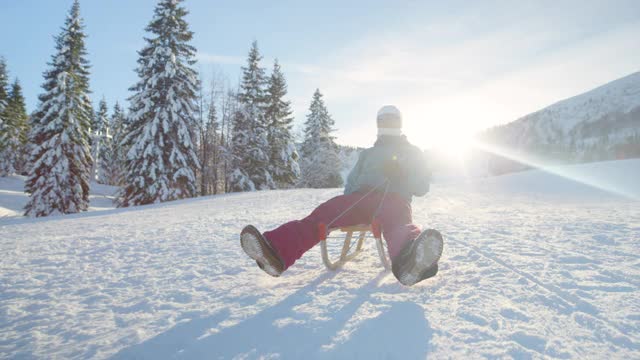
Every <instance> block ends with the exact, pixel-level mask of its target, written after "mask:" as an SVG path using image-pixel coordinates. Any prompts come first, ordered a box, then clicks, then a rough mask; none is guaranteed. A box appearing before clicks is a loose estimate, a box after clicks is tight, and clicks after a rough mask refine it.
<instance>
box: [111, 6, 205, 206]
mask: <svg viewBox="0 0 640 360" xmlns="http://www.w3.org/2000/svg"><path fill="white" fill-rule="evenodd" d="M180 3H182V0H160V2H159V3H158V5H157V6H156V8H155V12H154V17H153V19H152V20H151V23H150V24H149V25H148V26H147V28H146V30H147V31H148V32H150V33H151V35H152V36H151V37H150V38H145V41H146V42H147V44H146V46H145V47H144V48H143V49H142V50H141V51H140V52H139V55H140V58H139V59H138V64H139V66H138V68H137V70H136V71H137V73H138V76H139V78H140V79H139V81H138V83H137V84H136V85H134V86H133V87H132V88H131V91H134V92H135V94H134V95H133V96H132V97H131V98H130V99H129V100H130V103H131V106H130V111H129V119H128V120H127V122H128V125H129V129H130V130H129V133H128V134H127V136H126V137H125V139H123V142H124V143H127V144H131V147H130V149H129V151H128V153H127V164H126V171H127V174H126V181H125V187H124V188H123V190H122V191H121V193H120V196H119V206H131V205H142V204H150V203H157V202H163V201H170V200H175V199H182V198H189V197H193V196H196V195H197V181H196V170H197V169H198V167H199V164H198V156H197V154H196V151H197V148H196V146H195V145H194V139H195V134H194V131H193V129H194V128H195V122H196V111H197V106H196V94H197V89H198V76H197V73H196V71H195V70H194V69H193V68H192V67H193V65H194V64H195V53H196V49H195V48H194V47H193V46H191V45H189V41H191V39H192V37H193V32H191V31H189V28H188V24H187V22H186V21H185V19H184V17H185V16H186V15H187V11H186V9H185V8H184V7H182V6H180Z"/></svg>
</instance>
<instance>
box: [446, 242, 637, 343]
mask: <svg viewBox="0 0 640 360" xmlns="http://www.w3.org/2000/svg"><path fill="white" fill-rule="evenodd" d="M447 241H448V242H452V243H455V244H459V245H462V246H464V247H467V248H469V249H471V250H473V251H474V252H476V253H477V254H478V255H480V256H482V257H484V258H486V259H488V260H490V261H492V262H494V263H496V264H498V265H500V266H502V267H503V268H505V269H507V270H509V271H511V272H513V273H515V274H517V275H519V276H521V277H523V278H525V279H527V280H529V281H531V282H532V283H534V284H536V285H538V286H539V287H541V288H543V289H545V290H546V291H547V292H549V293H551V294H553V295H555V296H557V297H559V298H560V299H562V300H563V301H564V302H565V303H566V304H567V307H568V308H571V309H573V312H579V313H582V314H585V315H587V316H591V317H593V318H594V319H597V320H599V321H601V322H602V323H604V324H607V325H609V326H610V327H612V328H614V329H615V330H616V331H617V332H618V333H619V334H620V335H621V336H622V337H624V338H626V339H628V341H627V342H626V344H624V345H623V346H626V347H628V348H629V349H631V350H640V344H638V343H636V342H635V341H634V340H631V338H630V336H629V334H627V332H626V331H625V330H624V329H622V328H621V327H620V325H618V324H616V323H614V322H613V321H611V320H609V319H607V318H604V317H602V316H601V315H600V314H599V310H598V309H597V308H596V307H595V306H593V305H592V304H591V303H589V302H587V301H584V300H582V299H580V298H578V297H577V296H575V295H572V294H569V293H567V292H566V291H564V290H562V289H560V288H558V287H556V286H554V285H549V284H545V283H543V282H542V281H540V280H538V279H536V278H535V277H534V276H533V275H531V274H529V273H527V272H525V271H522V270H519V269H517V268H515V267H514V266H512V265H511V264H509V263H507V262H506V261H504V260H502V259H500V258H499V257H497V256H495V255H493V254H491V253H489V252H486V251H484V250H482V249H480V248H479V247H477V246H475V245H471V244H469V243H467V242H465V241H461V240H456V239H451V238H448V239H447Z"/></svg>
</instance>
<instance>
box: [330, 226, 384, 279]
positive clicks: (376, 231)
mask: <svg viewBox="0 0 640 360" xmlns="http://www.w3.org/2000/svg"><path fill="white" fill-rule="evenodd" d="M336 231H341V232H342V234H344V244H343V245H342V251H341V253H340V258H339V259H338V260H336V261H331V260H330V259H329V251H328V250H327V239H328V238H330V237H329V236H328V235H329V234H331V233H332V232H336ZM369 232H370V233H371V234H372V236H367V233H369ZM354 233H359V234H358V235H356V238H355V241H357V242H356V245H355V250H353V251H352V252H350V250H351V248H352V243H351V242H352V240H354V236H353V235H354ZM318 234H319V236H320V250H321V253H322V262H323V263H324V265H325V266H326V267H327V269H329V270H336V269H337V268H339V267H340V266H342V265H344V264H345V263H346V262H347V261H349V260H352V259H353V258H355V257H356V256H357V255H358V254H359V253H360V252H361V251H362V245H363V244H364V240H365V239H366V238H373V239H375V240H376V248H377V249H378V255H379V256H380V262H381V263H382V266H384V268H385V269H387V270H389V269H391V261H390V260H389V256H388V253H387V250H386V248H385V246H384V243H383V241H382V229H381V226H380V224H379V223H378V222H377V221H374V222H373V223H372V224H371V225H367V224H362V225H354V226H344V227H336V228H329V229H327V225H326V224H322V223H320V224H318ZM333 238H334V239H342V237H340V236H338V237H333Z"/></svg>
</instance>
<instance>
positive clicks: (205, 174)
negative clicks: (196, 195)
mask: <svg viewBox="0 0 640 360" xmlns="http://www.w3.org/2000/svg"><path fill="white" fill-rule="evenodd" d="M206 113H207V116H206V118H204V119H203V121H202V126H201V129H200V162H201V164H202V172H201V183H200V193H201V194H202V195H209V194H215V193H216V192H217V185H218V184H217V182H218V158H219V153H220V149H219V141H218V138H219V136H218V130H219V127H220V125H219V123H218V115H217V112H216V104H215V95H214V93H213V89H212V92H211V94H210V99H209V103H208V105H207V111H206Z"/></svg>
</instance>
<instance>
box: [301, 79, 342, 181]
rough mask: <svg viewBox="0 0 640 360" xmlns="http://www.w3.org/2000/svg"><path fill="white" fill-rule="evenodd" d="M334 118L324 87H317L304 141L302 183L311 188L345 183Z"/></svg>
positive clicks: (306, 123) (306, 124)
mask: <svg viewBox="0 0 640 360" xmlns="http://www.w3.org/2000/svg"><path fill="white" fill-rule="evenodd" d="M334 124H335V123H334V121H333V119H332V118H331V116H330V115H329V112H328V111H327V107H326V106H325V104H324V100H322V94H321V93H320V90H318V89H316V91H315V93H314V94H313V100H312V101H311V106H310V107H309V115H307V121H306V122H305V130H304V142H303V143H302V148H301V151H300V152H301V160H302V161H301V166H300V168H301V172H302V176H301V181H300V183H299V184H300V186H302V187H311V188H329V187H340V186H342V183H343V182H342V177H341V176H340V169H341V168H342V166H341V164H340V156H339V154H338V146H337V145H336V143H335V142H334V137H333V136H331V133H332V132H333V131H335V130H334V129H333V126H334Z"/></svg>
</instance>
